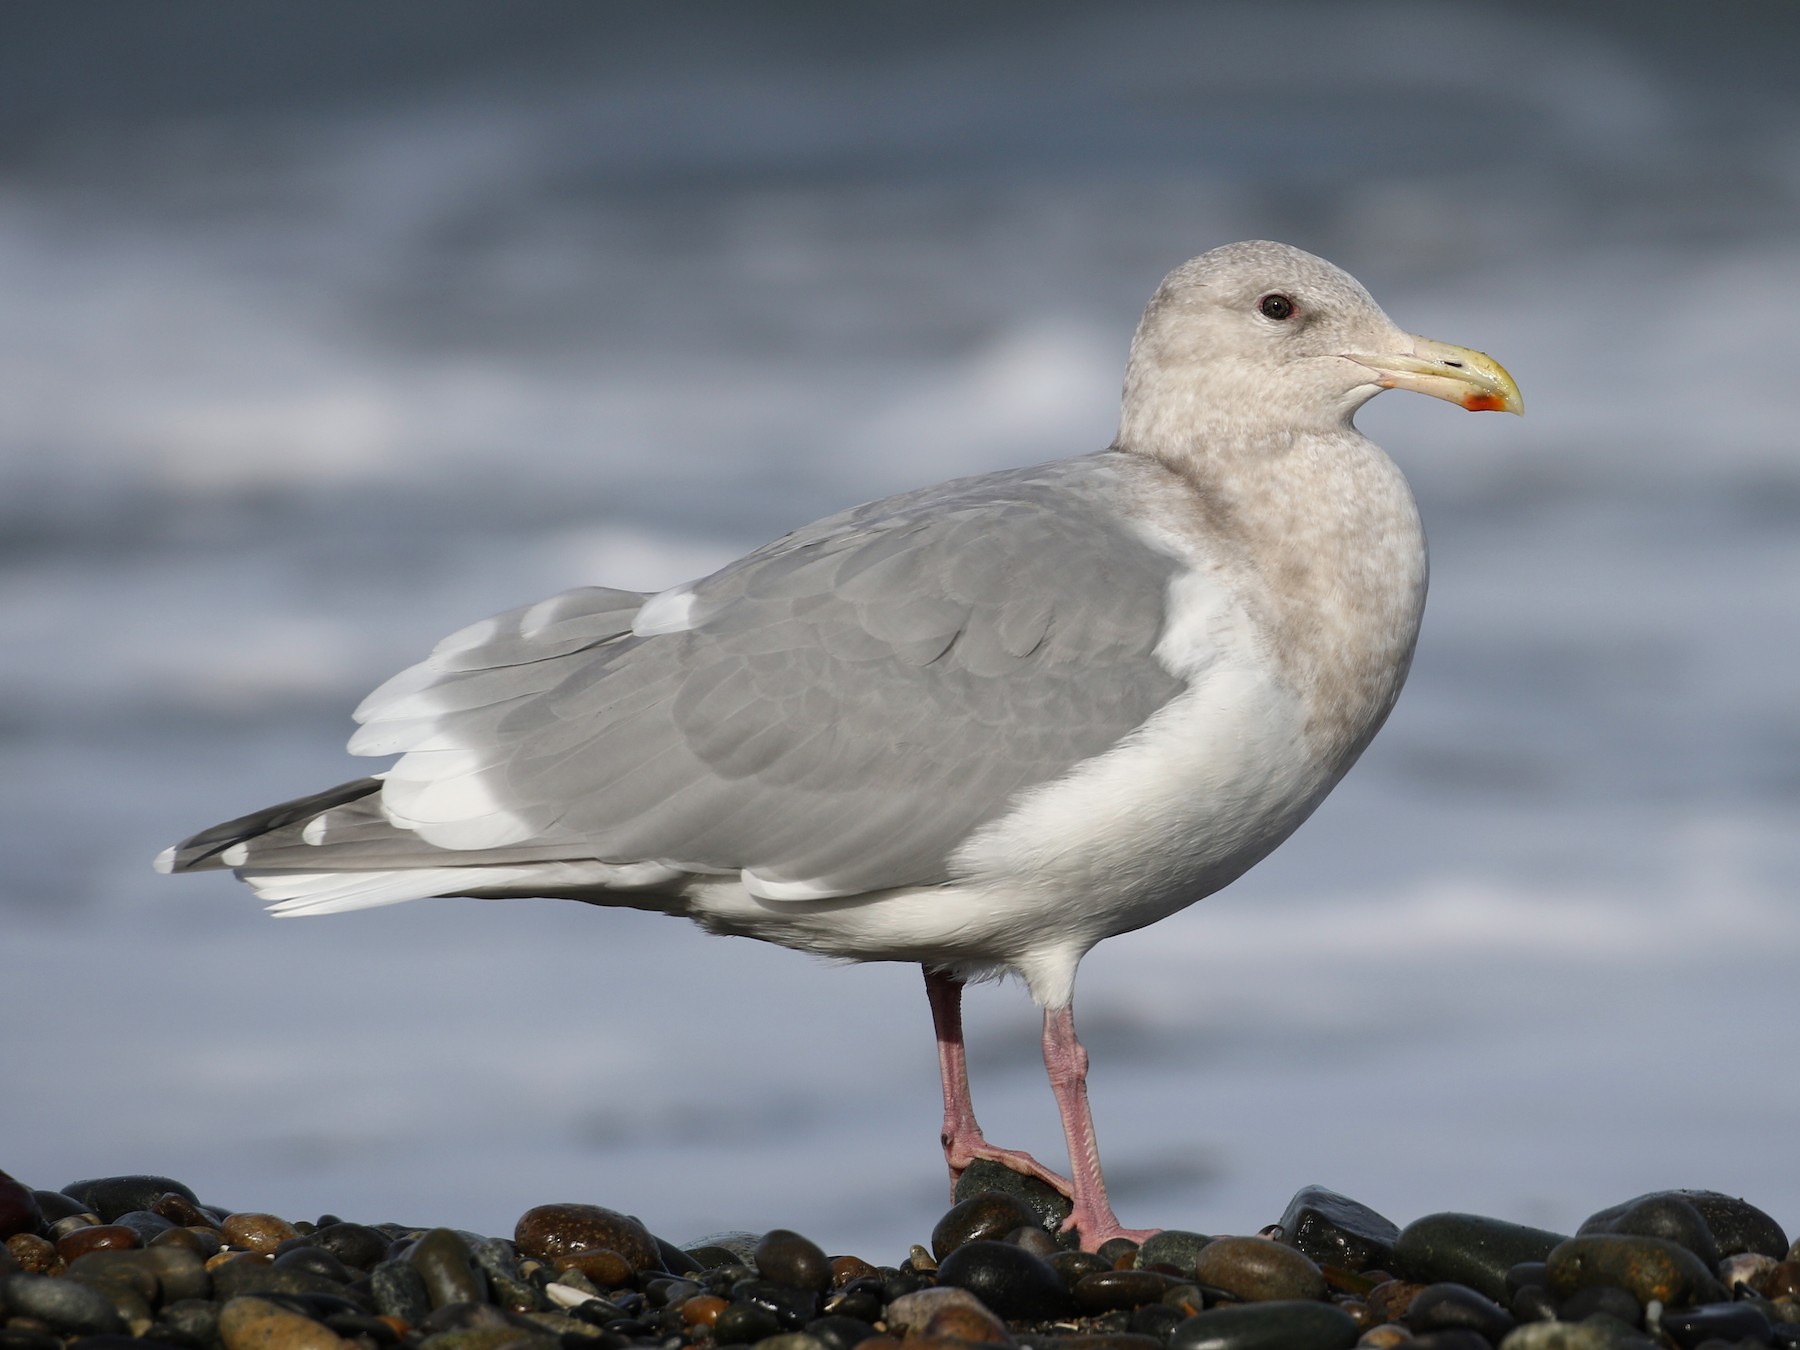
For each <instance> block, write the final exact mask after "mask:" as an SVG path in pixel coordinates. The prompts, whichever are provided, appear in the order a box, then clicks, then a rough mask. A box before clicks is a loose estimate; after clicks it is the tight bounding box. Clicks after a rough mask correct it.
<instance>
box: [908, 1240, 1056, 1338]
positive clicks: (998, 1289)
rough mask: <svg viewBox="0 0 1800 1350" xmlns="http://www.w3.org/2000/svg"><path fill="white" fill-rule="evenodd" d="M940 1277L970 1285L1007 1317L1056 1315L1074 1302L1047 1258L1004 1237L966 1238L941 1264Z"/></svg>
mask: <svg viewBox="0 0 1800 1350" xmlns="http://www.w3.org/2000/svg"><path fill="white" fill-rule="evenodd" d="M937 1276H938V1283H939V1284H940V1285H951V1286H954V1287H956V1288H960V1289H967V1290H968V1291H969V1292H970V1293H972V1294H974V1295H975V1297H976V1298H978V1299H980V1300H981V1301H982V1302H983V1303H984V1304H986V1305H987V1307H988V1308H990V1309H991V1310H992V1311H993V1312H995V1313H997V1314H998V1315H999V1316H1001V1317H1005V1318H1018V1319H1020V1320H1023V1321H1035V1320H1039V1319H1042V1318H1049V1317H1056V1316H1058V1315H1060V1314H1061V1313H1063V1312H1064V1311H1066V1310H1067V1309H1068V1307H1069V1304H1070V1299H1069V1293H1068V1289H1067V1287H1066V1286H1065V1285H1064V1284H1063V1281H1062V1277H1061V1276H1059V1275H1058V1274H1057V1273H1056V1270H1055V1269H1054V1268H1053V1267H1052V1266H1051V1265H1050V1264H1049V1263H1048V1262H1045V1261H1043V1260H1041V1259H1039V1258H1038V1257H1035V1256H1033V1255H1032V1254H1031V1253H1030V1252H1028V1251H1026V1250H1024V1249H1023V1248H1021V1247H1015V1246H1013V1245H1011V1244H1010V1243H1006V1242H988V1241H975V1242H966V1243H964V1244H963V1245H962V1246H960V1247H958V1248H957V1249H956V1250H955V1251H953V1252H951V1253H950V1255H948V1256H947V1257H945V1258H944V1260H943V1262H942V1263H941V1264H940V1265H939V1266H938V1272H937Z"/></svg>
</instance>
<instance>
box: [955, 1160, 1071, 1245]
mask: <svg viewBox="0 0 1800 1350" xmlns="http://www.w3.org/2000/svg"><path fill="white" fill-rule="evenodd" d="M965 1175H966V1174H965ZM1041 1224H1042V1218H1041V1216H1040V1215H1039V1213H1038V1211H1037V1210H1034V1209H1033V1208H1032V1207H1031V1206H1030V1205H1028V1204H1026V1203H1025V1202H1024V1201H1023V1200H1021V1199H1020V1198H1019V1197H1018V1196H1017V1195H1010V1194H1008V1193H1007V1192H1005V1191H978V1192H976V1193H975V1194H974V1195H971V1196H969V1198H968V1199H966V1200H958V1201H957V1202H956V1203H955V1204H954V1205H952V1206H951V1207H950V1209H949V1210H948V1211H947V1212H946V1213H945V1214H944V1217H943V1218H941V1219H939V1220H938V1221H937V1226H936V1227H935V1228H933V1229H932V1230H931V1254H932V1255H933V1256H935V1257H936V1258H937V1259H938V1260H940V1261H942V1260H943V1259H944V1258H945V1257H946V1256H948V1255H949V1254H950V1253H951V1252H953V1251H955V1250H956V1249H957V1248H958V1247H960V1246H962V1245H963V1244H964V1243H965V1242H998V1241H1000V1240H1002V1239H1004V1238H1006V1237H1007V1236H1008V1235H1009V1234H1011V1233H1012V1232H1013V1231H1014V1230H1015V1229H1018V1228H1021V1227H1025V1226H1027V1225H1029V1226H1031V1227H1034V1228H1040V1231H1041ZM1044 1235H1045V1236H1046V1237H1049V1236H1050V1235H1049V1234H1048V1233H1045V1234H1044ZM1052 1240H1054V1239H1052Z"/></svg>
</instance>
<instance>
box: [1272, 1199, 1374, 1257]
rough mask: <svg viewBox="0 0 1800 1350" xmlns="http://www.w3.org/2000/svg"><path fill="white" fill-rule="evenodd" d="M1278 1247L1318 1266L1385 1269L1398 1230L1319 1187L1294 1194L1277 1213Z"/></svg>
mask: <svg viewBox="0 0 1800 1350" xmlns="http://www.w3.org/2000/svg"><path fill="white" fill-rule="evenodd" d="M1280 1224H1281V1241H1283V1242H1285V1243H1287V1244H1288V1245H1289V1246H1292V1247H1296V1248H1298V1249H1299V1250H1300V1251H1301V1252H1303V1253H1305V1254H1306V1255H1307V1256H1308V1257H1310V1258H1311V1259H1312V1260H1313V1261H1316V1262H1317V1263H1318V1264H1319V1265H1321V1266H1340V1267H1342V1268H1343V1269H1345V1270H1369V1269H1371V1268H1374V1267H1380V1268H1381V1269H1383V1270H1386V1269H1388V1268H1390V1267H1391V1266H1392V1265H1393V1262H1394V1244H1395V1243H1396V1242H1398V1241H1399V1240H1400V1228H1399V1225H1398V1224H1396V1223H1394V1221H1393V1220H1392V1219H1388V1218H1385V1217H1383V1216H1382V1215H1380V1214H1377V1213H1376V1212H1375V1211H1374V1210H1372V1209H1370V1208H1369V1207H1368V1206H1367V1205H1364V1204H1360V1203H1358V1202H1357V1201H1355V1200H1352V1199H1350V1198H1349V1197H1348V1196H1345V1195H1339V1194H1338V1193H1337V1192H1336V1191H1332V1190H1327V1189H1326V1188H1325V1187H1323V1186H1307V1187H1305V1188H1303V1189H1301V1190H1299V1191H1296V1192H1295V1193H1294V1198H1293V1199H1291V1200H1289V1201H1288V1205H1287V1209H1286V1210H1284V1211H1283V1212H1282V1215H1281V1219H1280Z"/></svg>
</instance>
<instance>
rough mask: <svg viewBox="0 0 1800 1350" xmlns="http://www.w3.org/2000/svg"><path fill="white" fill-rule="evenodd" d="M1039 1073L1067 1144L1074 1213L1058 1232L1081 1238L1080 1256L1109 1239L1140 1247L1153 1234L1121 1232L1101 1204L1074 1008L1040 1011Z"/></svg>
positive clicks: (1102, 1182) (1101, 1181)
mask: <svg viewBox="0 0 1800 1350" xmlns="http://www.w3.org/2000/svg"><path fill="white" fill-rule="evenodd" d="M1044 1068H1045V1070H1046V1071H1047V1072H1048V1073H1049V1075H1050V1090H1051V1091H1052V1092H1054V1093H1055V1094H1056V1105H1057V1109H1058V1110H1060V1111H1061V1112H1062V1123H1063V1134H1064V1136H1066V1137H1067V1139H1068V1141H1069V1176H1070V1179H1071V1182H1072V1186H1073V1189H1072V1190H1071V1192H1070V1193H1069V1199H1070V1200H1071V1201H1073V1202H1074V1205H1075V1208H1074V1209H1073V1210H1071V1211H1070V1213H1069V1217H1068V1218H1067V1219H1066V1220H1064V1221H1063V1228H1064V1230H1065V1231H1066V1230H1068V1229H1071V1228H1073V1229H1075V1230H1076V1231H1077V1232H1079V1233H1080V1234H1081V1246H1082V1249H1083V1250H1084V1251H1090V1252H1091V1251H1097V1250H1098V1249H1099V1247H1100V1244H1101V1243H1103V1242H1105V1241H1107V1240H1108V1239H1109V1238H1116V1237H1123V1238H1130V1239H1131V1240H1132V1241H1133V1242H1142V1241H1143V1240H1144V1239H1145V1238H1148V1237H1153V1236H1154V1235H1155V1234H1156V1233H1157V1232H1158V1231H1160V1230H1158V1229H1155V1228H1126V1227H1125V1226H1124V1225H1122V1224H1121V1223H1120V1222H1119V1220H1118V1219H1117V1217H1115V1216H1114V1214H1113V1211H1112V1202H1111V1201H1110V1200H1108V1199H1107V1198H1106V1178H1105V1177H1103V1176H1101V1175H1100V1146H1099V1144H1098V1143H1097V1142H1096V1141H1095V1139H1094V1116H1093V1112H1091V1111H1090V1110H1089V1109H1088V1095H1087V1068H1088V1055H1087V1051H1086V1049H1084V1048H1083V1047H1082V1044H1081V1041H1080V1039H1079V1038H1078V1037H1077V1036H1076V1035H1075V1005H1074V1004H1073V1003H1068V1004H1064V1005H1063V1006H1062V1007H1060V1008H1046V1009H1045V1010H1044Z"/></svg>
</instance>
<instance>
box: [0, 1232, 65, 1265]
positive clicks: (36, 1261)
mask: <svg viewBox="0 0 1800 1350" xmlns="http://www.w3.org/2000/svg"><path fill="white" fill-rule="evenodd" d="M6 1250H7V1252H8V1253H9V1254H10V1255H11V1256H12V1259H13V1260H15V1261H17V1262H18V1263H19V1269H20V1270H22V1271H24V1272H25V1273H26V1274H28V1275H60V1274H62V1270H63V1265H64V1261H63V1259H62V1257H60V1256H59V1255H57V1252H56V1244H55V1243H54V1242H52V1241H50V1239H49V1238H43V1237H39V1236H38V1235H37V1234H36V1233H18V1234H15V1235H14V1236H12V1237H9V1238H8V1239H6Z"/></svg>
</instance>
